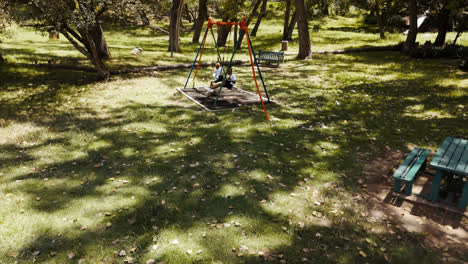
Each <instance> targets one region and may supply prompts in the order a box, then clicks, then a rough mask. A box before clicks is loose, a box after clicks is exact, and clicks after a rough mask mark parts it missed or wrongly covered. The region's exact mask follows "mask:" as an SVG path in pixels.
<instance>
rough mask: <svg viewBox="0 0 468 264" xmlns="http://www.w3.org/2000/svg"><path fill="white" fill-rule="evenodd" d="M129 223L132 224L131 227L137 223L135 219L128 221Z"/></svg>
mask: <svg viewBox="0 0 468 264" xmlns="http://www.w3.org/2000/svg"><path fill="white" fill-rule="evenodd" d="M127 221H128V223H129V224H131V225H133V224H134V223H135V222H136V220H135V218H130V219H128V220H127Z"/></svg>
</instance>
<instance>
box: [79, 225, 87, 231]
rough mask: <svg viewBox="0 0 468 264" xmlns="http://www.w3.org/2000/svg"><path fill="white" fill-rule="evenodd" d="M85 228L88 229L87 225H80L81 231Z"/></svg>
mask: <svg viewBox="0 0 468 264" xmlns="http://www.w3.org/2000/svg"><path fill="white" fill-rule="evenodd" d="M86 229H88V227H87V226H82V227H81V228H80V230H81V231H84V230H86Z"/></svg>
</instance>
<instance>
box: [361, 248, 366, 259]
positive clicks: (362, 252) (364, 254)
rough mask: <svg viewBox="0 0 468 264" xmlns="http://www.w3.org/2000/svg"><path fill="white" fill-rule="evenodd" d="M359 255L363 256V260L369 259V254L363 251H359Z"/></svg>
mask: <svg viewBox="0 0 468 264" xmlns="http://www.w3.org/2000/svg"><path fill="white" fill-rule="evenodd" d="M359 255H361V256H362V257H363V258H365V257H367V254H366V253H364V251H362V250H361V251H359Z"/></svg>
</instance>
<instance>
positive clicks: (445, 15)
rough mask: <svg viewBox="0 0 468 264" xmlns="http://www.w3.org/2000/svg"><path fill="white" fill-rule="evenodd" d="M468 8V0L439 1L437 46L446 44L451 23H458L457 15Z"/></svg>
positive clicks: (437, 5) (437, 3) (437, 6)
mask: <svg viewBox="0 0 468 264" xmlns="http://www.w3.org/2000/svg"><path fill="white" fill-rule="evenodd" d="M467 7H468V0H438V1H436V9H438V11H437V28H438V34H437V37H436V40H435V42H434V45H435V46H442V45H444V44H445V39H446V36H447V32H448V31H449V30H450V27H451V22H454V23H455V24H456V23H457V14H459V13H461V12H462V11H463V10H464V9H465V8H467Z"/></svg>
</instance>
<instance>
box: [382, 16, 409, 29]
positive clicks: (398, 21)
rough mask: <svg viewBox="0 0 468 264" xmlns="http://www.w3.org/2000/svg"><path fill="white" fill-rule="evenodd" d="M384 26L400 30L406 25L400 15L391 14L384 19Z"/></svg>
mask: <svg viewBox="0 0 468 264" xmlns="http://www.w3.org/2000/svg"><path fill="white" fill-rule="evenodd" d="M386 26H387V27H388V28H390V29H393V30H395V31H400V32H401V31H403V30H405V29H406V28H407V27H408V26H407V25H406V22H405V20H403V18H402V17H401V16H400V15H393V16H391V17H390V18H388V19H387V21H386Z"/></svg>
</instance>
